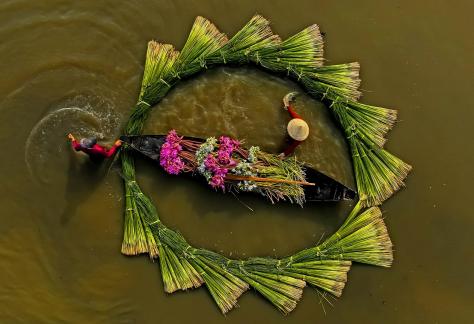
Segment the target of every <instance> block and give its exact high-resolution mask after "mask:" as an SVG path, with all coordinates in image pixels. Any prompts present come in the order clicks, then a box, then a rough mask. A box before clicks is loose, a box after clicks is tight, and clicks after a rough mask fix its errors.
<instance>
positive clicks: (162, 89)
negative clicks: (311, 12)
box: [120, 15, 411, 314]
mask: <svg viewBox="0 0 474 324" xmlns="http://www.w3.org/2000/svg"><path fill="white" fill-rule="evenodd" d="M323 63H324V59H323V40H322V37H321V34H320V32H319V28H318V26H317V25H312V26H309V27H307V28H305V29H304V30H302V31H301V32H299V33H297V34H295V35H293V36H291V37H289V38H288V39H286V40H282V39H280V37H279V36H278V35H275V34H273V32H272V31H271V29H270V27H269V22H268V20H266V19H265V18H263V17H262V16H260V15H256V16H254V17H253V18H252V19H251V20H250V21H249V22H248V23H247V24H246V25H245V26H244V27H243V28H242V29H241V30H239V31H238V32H237V33H236V34H235V35H234V36H233V37H232V38H230V39H228V37H227V36H226V35H225V34H223V33H221V32H220V31H219V30H218V29H217V28H216V27H215V26H214V25H213V24H212V23H211V22H209V21H208V20H207V19H205V18H202V17H197V18H196V21H195V22H194V25H193V27H192V29H191V32H190V34H189V37H188V39H187V41H186V43H185V45H184V47H183V48H182V50H181V51H176V50H175V49H174V47H173V46H172V45H169V44H161V43H158V42H156V41H151V42H149V43H148V50H147V55H146V62H145V68H144V74H143V81H142V87H141V91H140V96H139V98H138V102H137V104H136V106H135V107H134V109H133V111H132V113H131V116H130V119H129V120H128V123H127V125H126V128H125V133H126V134H127V135H136V134H140V133H141V131H142V128H143V125H144V122H145V120H146V119H147V117H148V115H149V113H150V111H151V110H152V107H153V106H154V105H156V104H157V103H158V102H159V101H160V100H162V99H163V97H164V96H165V95H166V94H167V92H168V91H169V90H170V89H171V88H172V87H173V86H175V85H176V84H177V83H179V81H180V80H181V79H185V78H189V77H191V76H193V75H194V74H196V73H197V72H200V71H203V70H205V69H209V68H212V67H215V66H219V65H224V64H232V65H243V64H253V65H256V66H258V67H260V68H262V69H264V70H267V71H271V72H273V73H280V74H281V75H282V76H283V77H288V78H291V79H293V80H295V81H296V82H298V83H299V84H300V85H301V86H302V87H303V88H304V89H305V90H306V91H307V92H308V93H309V94H310V95H312V96H313V97H315V98H316V99H318V100H322V101H323V102H325V103H326V104H327V106H328V109H330V110H331V112H332V113H333V115H334V116H335V118H336V120H337V121H338V122H339V123H340V126H341V128H342V130H343V131H344V133H345V135H346V138H347V141H348V143H349V146H350V149H351V152H352V160H353V166H354V174H355V177H356V183H357V190H358V195H359V197H360V199H359V202H358V203H357V204H356V206H355V207H354V209H353V210H352V212H351V213H350V214H349V216H348V217H347V218H346V220H345V222H344V223H343V225H342V226H341V227H340V228H339V229H338V231H337V232H336V233H334V234H333V235H332V236H330V237H329V238H327V239H326V240H325V241H323V242H322V243H320V244H318V245H317V246H313V247H309V248H307V249H304V250H302V251H299V252H297V253H295V254H293V255H291V256H288V257H285V258H282V259H273V258H269V257H263V258H262V257H258V258H249V259H246V260H235V259H230V258H227V257H225V256H223V255H221V254H219V253H216V252H213V251H209V250H206V249H202V248H196V247H193V246H192V245H190V244H189V243H188V242H187V241H186V239H185V238H184V237H183V236H182V235H181V234H180V233H179V232H177V231H175V230H172V229H170V228H168V227H166V226H165V225H164V224H163V223H162V222H161V220H160V219H159V217H158V214H157V211H156V209H155V207H154V205H153V203H152V201H151V200H150V198H148V197H147V196H146V195H145V194H144V193H143V192H142V190H141V189H140V187H139V185H138V183H137V181H136V178H135V166H134V159H133V155H132V152H131V151H130V150H128V149H127V148H126V146H125V147H124V149H123V150H122V152H121V155H120V157H121V162H122V169H123V174H124V182H125V220H124V239H123V244H122V253H124V254H126V255H137V254H141V253H148V254H149V256H150V257H151V258H152V259H158V260H159V265H160V267H161V274H162V277H163V283H164V289H165V291H166V292H168V293H172V292H174V291H177V290H186V289H190V288H197V287H199V286H201V285H203V284H205V286H206V287H207V289H208V290H209V292H210V294H211V296H212V298H213V299H214V301H215V302H216V304H217V306H218V307H219V308H220V310H221V311H222V312H223V313H226V312H228V311H229V310H231V309H232V308H233V307H234V306H235V305H236V304H237V299H238V297H239V296H240V295H241V294H242V293H243V292H245V291H246V290H248V289H249V288H250V287H252V288H254V289H255V290H256V291H257V292H259V293H260V294H261V295H262V296H264V297H265V298H266V299H267V300H268V301H270V302H271V303H272V304H273V305H274V306H276V307H277V308H278V309H279V310H280V311H281V312H283V313H284V314H287V313H289V312H291V311H292V310H293V309H294V308H295V306H296V304H297V302H298V300H299V299H300V298H301V296H302V291H303V288H304V287H305V286H306V285H310V286H312V287H314V288H316V289H317V290H318V291H319V292H321V293H322V294H326V293H329V294H332V295H334V296H340V295H341V294H342V290H343V288H344V286H345V283H346V281H347V272H348V271H349V269H350V267H351V264H352V262H359V263H366V264H371V265H376V266H382V267H389V266H390V265H391V264H392V260H393V252H392V243H391V241H390V238H389V236H388V233H387V228H386V226H385V224H384V222H383V219H382V215H381V211H380V209H379V208H378V207H377V206H378V205H380V204H381V203H382V202H383V201H385V200H386V199H388V198H389V197H390V196H392V195H393V194H394V193H395V192H396V191H397V190H398V189H399V188H400V187H401V186H403V180H404V179H405V177H406V176H407V174H408V172H409V171H410V169H411V167H410V166H409V165H408V164H406V163H405V162H403V161H402V160H400V159H399V158H397V157H396V156H394V155H392V154H391V153H389V152H388V151H387V150H385V149H384V148H383V145H384V143H385V135H386V133H387V132H388V131H389V130H390V129H391V127H392V126H393V124H394V123H395V121H396V116H397V114H396V111H395V110H392V109H386V108H381V107H375V106H370V105H366V104H362V103H360V102H358V101H357V100H358V99H359V97H360V95H361V93H360V92H359V90H358V87H359V84H360V79H359V64H358V63H348V64H338V65H327V66H326V65H323Z"/></svg>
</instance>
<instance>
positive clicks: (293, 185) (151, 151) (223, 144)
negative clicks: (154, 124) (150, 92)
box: [121, 130, 355, 205]
mask: <svg viewBox="0 0 474 324" xmlns="http://www.w3.org/2000/svg"><path fill="white" fill-rule="evenodd" d="M121 139H122V140H123V141H124V142H125V143H127V145H128V146H130V147H132V148H134V149H135V150H137V151H139V152H141V153H142V154H144V155H146V156H148V157H150V158H152V159H153V160H155V161H159V163H160V166H161V167H162V168H163V169H164V170H165V171H166V172H167V173H169V174H173V175H179V174H186V173H187V174H191V175H199V176H201V177H202V178H203V179H205V181H206V182H207V183H208V185H209V186H211V187H212V188H214V189H216V190H222V191H223V192H254V193H258V194H261V195H263V196H265V197H267V198H268V199H269V200H270V201H271V202H272V203H274V202H277V201H280V200H288V201H290V202H292V203H297V204H299V205H302V204H303V203H304V202H305V200H307V199H306V198H309V200H340V199H347V198H350V199H352V198H354V195H355V194H354V193H353V192H352V191H351V190H350V189H348V188H345V187H344V186H343V185H341V184H339V183H337V182H336V181H334V180H332V179H330V178H328V177H326V176H324V175H323V174H320V173H318V172H317V171H316V170H313V169H310V168H308V167H305V166H304V164H303V163H301V162H299V161H298V160H297V159H296V157H285V158H283V157H282V156H281V155H277V154H271V153H266V152H263V151H262V150H260V148H259V147H258V146H250V147H249V148H245V147H244V146H243V142H242V141H239V140H237V139H234V138H230V137H227V136H220V137H219V138H218V139H217V138H215V137H209V138H207V139H200V138H195V137H185V136H180V135H178V134H177V133H176V131H175V130H171V131H170V132H169V133H168V134H167V135H146V136H122V137H121ZM308 175H309V178H308Z"/></svg>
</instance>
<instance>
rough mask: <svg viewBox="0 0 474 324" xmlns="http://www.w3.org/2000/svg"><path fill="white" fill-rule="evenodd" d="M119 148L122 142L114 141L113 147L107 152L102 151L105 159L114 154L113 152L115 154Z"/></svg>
mask: <svg viewBox="0 0 474 324" xmlns="http://www.w3.org/2000/svg"><path fill="white" fill-rule="evenodd" d="M120 146H122V141H121V140H116V141H115V143H114V146H112V147H111V148H110V149H109V150H105V151H104V156H105V157H107V158H109V157H111V156H112V155H114V154H115V152H117V150H118V148H119V147H120Z"/></svg>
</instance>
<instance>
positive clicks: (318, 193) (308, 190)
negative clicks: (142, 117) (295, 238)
mask: <svg viewBox="0 0 474 324" xmlns="http://www.w3.org/2000/svg"><path fill="white" fill-rule="evenodd" d="M165 138H166V136H165V135H137V136H121V137H120V139H121V140H122V141H124V142H125V143H127V144H128V145H129V146H130V147H131V148H133V149H134V150H136V151H138V152H140V153H141V154H143V155H145V156H147V157H149V158H150V159H152V160H154V161H159V160H160V150H161V146H162V145H163V143H164V142H165ZM186 138H189V139H197V138H192V137H186ZM198 140H202V139H198ZM305 172H306V180H307V181H308V182H313V183H315V184H316V185H315V186H306V187H304V192H305V198H306V201H307V202H308V201H340V200H350V199H354V198H355V197H356V195H357V194H356V192H355V191H353V190H352V189H350V188H347V187H346V186H344V185H343V184H341V183H339V182H337V181H336V180H334V179H332V178H330V177H328V176H326V175H325V174H323V173H321V172H319V171H317V170H315V169H313V168H310V167H305Z"/></svg>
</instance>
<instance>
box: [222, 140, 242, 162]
mask: <svg viewBox="0 0 474 324" xmlns="http://www.w3.org/2000/svg"><path fill="white" fill-rule="evenodd" d="M239 146H240V142H239V141H238V140H235V139H232V138H230V137H227V136H221V137H220V138H219V150H218V151H217V159H218V160H219V163H220V164H223V165H228V164H232V165H235V161H233V160H232V158H231V157H232V152H233V151H234V150H236V149H237V148H239Z"/></svg>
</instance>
